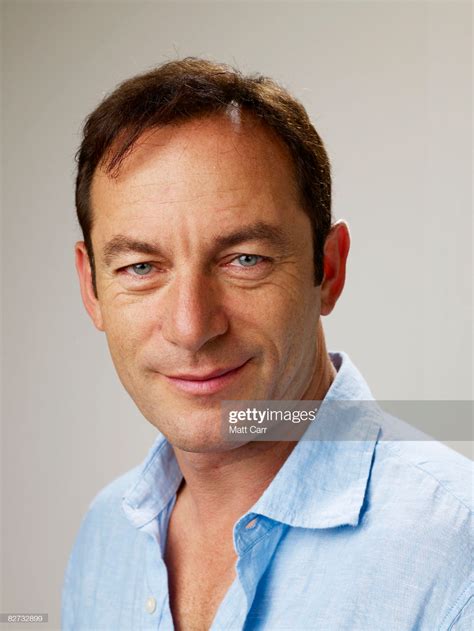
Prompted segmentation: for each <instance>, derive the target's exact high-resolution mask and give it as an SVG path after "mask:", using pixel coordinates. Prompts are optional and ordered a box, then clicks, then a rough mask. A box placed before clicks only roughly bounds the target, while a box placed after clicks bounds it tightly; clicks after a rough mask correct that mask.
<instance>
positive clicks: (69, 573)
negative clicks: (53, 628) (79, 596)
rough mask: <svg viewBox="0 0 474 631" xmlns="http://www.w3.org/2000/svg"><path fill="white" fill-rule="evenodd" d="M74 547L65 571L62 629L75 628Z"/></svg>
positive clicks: (70, 630) (66, 630)
mask: <svg viewBox="0 0 474 631" xmlns="http://www.w3.org/2000/svg"><path fill="white" fill-rule="evenodd" d="M73 576H74V549H73V551H72V553H71V555H70V557H69V561H68V564H67V567H66V571H65V573H64V581H63V588H62V597H61V631H73V630H74V610H75V604H74V592H75V590H74V581H73Z"/></svg>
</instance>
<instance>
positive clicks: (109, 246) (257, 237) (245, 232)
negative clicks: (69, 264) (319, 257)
mask: <svg viewBox="0 0 474 631" xmlns="http://www.w3.org/2000/svg"><path fill="white" fill-rule="evenodd" d="M245 241H266V242H267V243H269V244H271V245H274V246H276V247H277V248H278V249H279V250H282V251H285V250H286V249H287V248H288V246H289V239H288V237H287V236H286V235H285V234H284V232H283V230H281V229H280V228H278V227H276V226H273V225H271V224H269V223H266V222H264V221H257V222H256V223H253V224H250V225H249V226H244V227H242V228H239V229H238V230H235V231H233V232H230V233H229V234H224V235H219V236H218V237H217V238H216V239H215V241H214V244H213V246H214V249H216V250H223V249H224V248H230V247H232V246H234V245H239V244H240V243H244V242H245ZM130 252H139V253H140V254H146V255H148V256H164V254H163V250H162V248H161V247H160V246H159V245H158V244H157V243H155V242H152V241H150V242H149V241H141V240H139V239H132V238H130V237H127V236H126V235H123V234H118V235H116V236H114V237H113V238H112V239H111V240H110V241H109V242H108V243H106V244H105V246H104V248H103V250H102V254H103V259H104V263H105V264H106V265H107V266H110V265H111V264H112V263H113V261H114V260H115V259H116V258H117V257H118V256H120V255H122V254H128V253H130Z"/></svg>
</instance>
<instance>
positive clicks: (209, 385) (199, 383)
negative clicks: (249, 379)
mask: <svg viewBox="0 0 474 631" xmlns="http://www.w3.org/2000/svg"><path fill="white" fill-rule="evenodd" d="M247 363H248V362H247V361H246V362H244V363H243V364H240V365H239V366H236V367H235V368H218V369H216V370H213V371H212V372H209V373H207V374H205V375H193V374H191V373H189V374H185V373H182V374H179V375H165V378H166V379H167V380H168V381H169V382H170V383H172V384H173V386H175V387H176V388H177V389H178V390H181V392H185V393H187V394H215V393H216V392H219V390H222V389H223V388H225V387H226V386H227V385H229V384H230V383H231V382H232V381H233V380H234V379H235V378H236V377H237V376H238V375H239V374H240V372H241V371H242V369H243V368H244V366H245V365H246V364H247Z"/></svg>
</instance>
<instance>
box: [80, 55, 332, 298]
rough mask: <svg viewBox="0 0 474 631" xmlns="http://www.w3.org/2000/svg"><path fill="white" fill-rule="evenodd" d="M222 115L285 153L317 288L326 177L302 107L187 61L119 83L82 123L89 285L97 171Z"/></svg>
mask: <svg viewBox="0 0 474 631" xmlns="http://www.w3.org/2000/svg"><path fill="white" fill-rule="evenodd" d="M229 109H230V110H231V111H232V110H235V111H240V112H246V113H248V114H250V113H251V114H252V115H253V117H255V119H257V120H260V121H261V123H262V124H264V125H265V126H266V127H268V128H270V129H272V130H274V132H275V133H276V134H277V135H278V137H279V138H280V139H281V140H282V141H283V142H284V143H285V144H286V146H287V147H288V149H289V151H290V154H291V162H292V169H293V176H294V177H295V180H296V183H297V187H298V192H299V195H300V201H301V205H302V208H303V209H304V210H305V212H306V213H307V214H308V217H309V218H310V221H311V227H312V235H313V246H314V266H315V283H316V284H317V285H318V284H319V283H320V282H321V280H322V275H323V269H322V257H323V247H324V241H325V238H326V236H327V234H328V232H329V229H330V226H331V175H330V165H329V159H328V156H327V154H326V151H325V149H324V145H323V143H322V141H321V138H320V137H319V135H318V133H317V132H316V130H315V129H314V127H313V125H312V124H311V122H310V120H309V118H308V115H307V114H306V111H305V109H304V108H303V106H302V105H301V104H300V103H299V102H298V101H297V100H296V99H294V98H293V97H292V96H291V95H290V94H289V93H288V92H287V91H286V90H284V89H282V88H281V87H280V86H278V85H277V84H276V83H275V82H274V81H272V80H271V79H269V78H267V77H263V76H249V77H247V76H243V75H242V74H241V73H239V72H237V71H236V70H234V69H232V68H230V67H228V66H225V65H222V64H215V63H211V62H209V61H206V60H202V59H192V58H187V59H183V60H181V61H173V62H169V63H167V64H164V65H162V66H160V67H158V68H157V69H155V70H152V71H151V72H148V73H146V74H143V75H139V76H137V77H133V78H132V79H129V80H127V81H125V82H124V83H122V84H121V85H120V86H119V87H118V88H117V89H116V90H115V91H114V92H113V93H112V94H110V95H109V96H108V97H107V98H106V99H104V101H103V102H102V103H101V104H100V105H99V107H97V109H96V110H94V111H93V112H92V113H91V114H90V116H89V117H88V118H87V120H86V124H85V126H84V137H83V141H82V143H81V146H80V148H79V151H78V152H77V156H76V157H77V161H78V173H77V179H76V208H77V215H78V219H79V223H80V225H81V228H82V231H83V235H84V241H85V243H86V247H87V251H88V254H89V257H90V260H91V263H92V272H93V274H94V276H93V281H94V287H95V266H94V251H93V247H92V241H91V232H92V227H93V223H94V213H93V209H92V205H91V199H90V192H91V184H92V180H93V176H94V173H95V171H96V169H97V167H98V166H99V165H100V166H102V167H103V168H104V170H105V171H106V172H107V173H108V174H109V175H114V174H117V173H118V171H119V168H120V164H121V162H122V161H123V159H124V157H126V155H127V154H128V152H130V151H131V150H132V149H133V147H134V145H135V144H136V141H137V139H138V138H139V137H140V136H142V135H143V134H144V133H145V132H147V131H149V130H151V129H154V128H157V127H162V126H164V125H169V124H178V123H181V122H185V121H189V120H192V119H196V118H199V117H202V116H209V115H212V114H221V113H223V112H226V111H229Z"/></svg>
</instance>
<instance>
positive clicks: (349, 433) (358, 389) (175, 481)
mask: <svg viewBox="0 0 474 631" xmlns="http://www.w3.org/2000/svg"><path fill="white" fill-rule="evenodd" d="M329 356H330V358H331V361H332V362H333V364H334V366H335V368H336V370H337V375H336V377H335V379H334V381H333V382H332V384H331V386H330V388H329V390H328V392H327V393H326V396H325V398H324V401H323V402H322V404H321V406H320V409H319V412H318V415H317V421H315V423H316V425H314V428H315V430H314V429H313V427H310V428H309V429H311V430H312V431H314V433H313V434H311V438H308V439H307V437H308V436H309V435H308V434H306V433H305V437H304V438H305V439H303V440H300V441H299V442H298V443H297V445H296V446H295V448H294V449H293V451H292V452H291V454H290V455H289V457H288V458H287V460H286V461H285V462H284V464H283V465H282V467H281V468H280V470H279V471H278V473H277V474H276V476H275V477H274V478H273V480H272V482H271V483H270V484H269V486H268V487H267V488H266V490H265V491H264V493H263V494H262V496H261V497H260V498H259V499H258V500H257V502H256V503H255V504H254V505H253V507H252V508H251V509H250V511H249V513H253V514H257V515H258V514H259V515H264V516H266V517H268V518H269V519H272V520H275V521H278V522H282V523H285V524H288V525H290V526H296V527H300V528H330V527H334V526H342V525H352V526H356V525H357V524H358V522H359V515H360V511H361V508H362V505H363V502H364V497H365V493H366V489H367V484H368V479H369V475H370V470H371V466H372V459H373V455H374V450H375V445H376V443H377V438H378V435H379V432H380V421H381V410H380V408H379V407H378V406H377V405H376V404H375V401H374V398H373V396H372V393H371V392H370V389H369V387H368V386H367V384H366V382H365V380H364V379H363V377H362V375H361V374H360V372H359V371H358V370H357V368H356V367H355V366H354V364H353V363H352V362H351V360H350V359H349V357H348V355H347V354H346V353H343V352H335V353H329ZM182 477H183V476H182V473H181V471H180V469H179V466H178V463H177V461H176V458H175V455H174V452H173V449H172V447H171V445H170V444H169V442H168V441H167V440H166V438H165V437H164V436H163V435H162V434H161V433H160V434H158V437H157V439H156V440H155V442H154V444H153V446H152V448H151V449H150V451H149V453H148V455H147V458H146V459H145V462H144V463H143V465H142V467H141V469H140V473H139V475H138V478H137V479H136V481H135V482H134V484H133V485H132V486H131V487H130V488H129V490H128V491H127V492H126V493H125V495H124V496H123V500H122V507H123V510H124V512H125V514H126V516H127V517H128V519H129V520H130V522H131V523H132V524H133V525H134V526H135V527H137V528H139V527H141V526H144V525H145V524H146V523H148V522H149V521H151V520H152V519H154V518H155V517H156V516H157V515H158V514H159V513H160V512H161V511H162V510H163V509H164V508H165V507H166V506H167V505H168V503H169V502H170V500H171V499H172V498H173V497H174V495H175V493H176V491H177V489H178V487H179V485H180V483H181V480H182Z"/></svg>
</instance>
